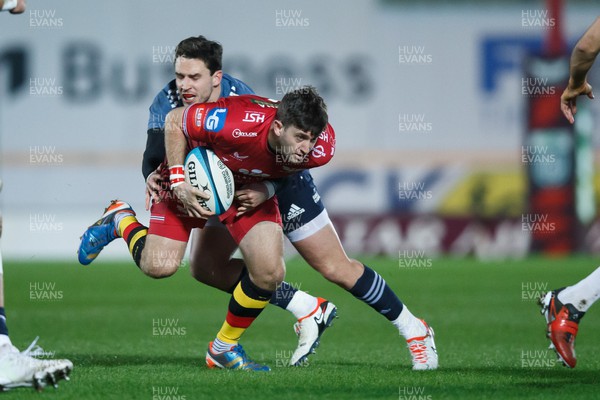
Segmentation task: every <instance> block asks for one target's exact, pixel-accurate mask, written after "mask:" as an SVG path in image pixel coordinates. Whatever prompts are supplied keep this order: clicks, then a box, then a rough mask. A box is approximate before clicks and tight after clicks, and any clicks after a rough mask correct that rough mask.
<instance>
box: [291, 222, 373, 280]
mask: <svg viewBox="0 0 600 400" xmlns="http://www.w3.org/2000/svg"><path fill="white" fill-rule="evenodd" d="M292 244H293V245H294V247H295V248H296V250H297V251H298V253H299V254H300V256H302V258H304V260H305V261H306V262H307V263H308V264H309V265H310V266H311V267H313V268H314V269H315V270H317V271H318V272H319V273H320V274H321V275H323V277H325V278H326V279H327V280H329V281H331V282H334V283H336V284H338V285H340V286H342V287H343V288H345V289H349V288H351V287H352V286H354V284H355V283H356V281H357V280H358V278H360V276H361V275H362V274H363V272H364V267H363V265H362V263H360V262H359V261H356V260H353V259H350V258H348V256H347V255H346V252H345V251H344V248H343V247H342V244H341V243H340V240H339V238H338V235H337V233H336V231H335V229H334V227H333V225H332V224H331V223H329V224H328V225H326V226H325V227H323V228H321V229H320V230H319V231H317V232H315V233H313V234H312V235H310V236H308V237H307V238H304V239H302V240H299V241H296V242H294V243H292Z"/></svg>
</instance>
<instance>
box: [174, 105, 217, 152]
mask: <svg viewBox="0 0 600 400" xmlns="http://www.w3.org/2000/svg"><path fill="white" fill-rule="evenodd" d="M226 116H227V107H226V101H225V100H223V99H220V100H218V101H216V102H214V103H196V104H192V105H191V106H189V107H187V108H186V109H185V110H184V111H183V121H182V123H181V127H182V129H183V133H184V134H185V136H186V137H187V138H188V139H189V140H192V141H195V142H201V143H211V142H212V140H213V139H214V134H215V133H216V132H218V131H220V130H221V129H222V128H223V125H224V124H225V118H226Z"/></svg>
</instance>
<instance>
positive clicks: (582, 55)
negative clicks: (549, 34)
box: [569, 18, 600, 88]
mask: <svg viewBox="0 0 600 400" xmlns="http://www.w3.org/2000/svg"><path fill="white" fill-rule="evenodd" d="M598 53H600V18H597V19H596V21H594V23H593V24H592V26H590V28H589V29H588V30H587V31H586V32H585V34H584V35H583V36H582V37H581V39H579V41H578V42H577V44H576V45H575V48H574V49H573V53H572V54H571V70H570V78H569V86H571V88H578V87H581V86H582V85H583V84H584V83H585V81H586V76H587V73H588V71H589V70H590V68H592V65H593V64H594V61H595V60H596V57H597V56H598Z"/></svg>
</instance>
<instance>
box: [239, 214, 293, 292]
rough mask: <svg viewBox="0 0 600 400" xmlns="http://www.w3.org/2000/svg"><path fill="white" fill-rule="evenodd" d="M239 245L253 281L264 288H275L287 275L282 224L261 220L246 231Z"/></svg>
mask: <svg viewBox="0 0 600 400" xmlns="http://www.w3.org/2000/svg"><path fill="white" fill-rule="evenodd" d="M239 247H240V250H241V252H242V254H243V256H244V260H245V262H246V266H247V268H248V273H249V274H250V278H251V279H252V281H253V282H254V283H255V284H256V285H257V286H259V287H261V288H263V289H268V290H274V289H275V288H276V286H277V284H279V283H280V282H281V281H282V280H283V278H284V276H285V264H284V262H283V233H282V229H281V226H279V224H277V223H274V222H269V221H263V222H259V223H258V224H256V225H254V226H253V227H252V228H251V229H250V230H249V231H248V233H246V235H245V236H244V237H243V238H242V240H241V241H240V244H239Z"/></svg>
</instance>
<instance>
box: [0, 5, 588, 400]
mask: <svg viewBox="0 0 600 400" xmlns="http://www.w3.org/2000/svg"><path fill="white" fill-rule="evenodd" d="M413 3H415V2H411V1H408V0H406V1H391V0H389V1H377V0H374V1H353V2H351V5H350V2H332V1H329V2H328V1H325V2H323V1H312V0H311V1H301V2H300V1H291V0H278V1H270V0H269V1H261V2H243V1H241V0H236V1H228V2H217V1H202V2H199V1H182V0H179V1H173V2H164V1H160V2H159V1H154V0H147V1H139V0H136V1H124V2H117V1H104V2H92V1H78V2H72V1H71V2H68V1H66V0H63V1H52V2H50V1H44V2H42V1H41V0H29V1H28V7H29V9H28V11H27V12H26V13H25V14H24V15H22V16H11V15H7V14H6V13H3V14H2V15H0V32H2V34H1V35H0V135H1V153H0V161H1V171H0V177H1V178H2V179H3V180H4V189H3V191H2V194H1V195H0V210H1V211H2V212H3V215H4V232H3V237H2V252H3V255H4V256H5V257H4V258H5V263H4V269H5V284H6V296H7V315H8V319H9V327H10V329H11V337H12V340H13V342H14V343H15V344H16V345H17V346H18V347H19V348H20V349H24V348H26V347H27V345H28V344H29V343H30V341H31V340H32V339H33V337H35V335H40V336H41V339H40V344H41V345H42V346H43V347H44V349H45V350H46V351H47V352H48V353H47V356H48V357H60V358H62V357H65V358H69V359H71V360H72V361H73V363H74V365H75V370H74V372H73V379H72V381H71V382H68V383H61V385H60V386H61V387H60V388H59V389H58V390H56V391H54V390H52V389H49V390H46V393H44V394H43V395H44V396H45V397H50V398H65V399H74V398H77V399H80V398H81V399H83V398H86V399H87V398H96V399H103V400H104V399H119V400H122V399H134V398H135V399H145V400H148V399H152V400H157V399H164V398H168V396H169V395H170V398H171V399H175V398H177V399H179V400H191V399H201V398H210V399H215V398H227V399H231V398H242V396H243V398H244V399H253V398H260V399H264V398H282V397H285V398H286V399H294V398H297V399H309V398H319V399H325V398H331V399H339V398H345V399H346V398H354V399H365V398H386V399H399V400H406V399H414V398H425V399H428V400H437V399H446V398H460V399H469V398H473V399H481V398H543V399H550V398H556V399H564V398H584V399H590V398H597V396H598V390H597V388H598V383H599V380H598V379H599V378H598V368H599V367H600V361H599V360H598V357H597V354H598V352H599V351H600V342H599V341H598V335H597V332H598V330H599V329H600V318H599V314H598V313H597V312H595V311H594V309H592V310H590V312H589V313H588V314H587V315H586V317H585V320H584V321H583V322H582V326H581V330H580V333H579V334H578V337H577V354H578V365H577V368H576V369H575V370H565V369H563V368H561V367H560V366H559V365H558V362H557V361H556V357H555V356H554V353H553V352H552V351H551V350H548V349H547V345H548V341H547V340H546V339H545V337H544V323H543V319H542V318H541V317H540V316H539V313H538V310H539V309H538V308H537V306H536V299H537V298H539V296H540V295H541V294H542V293H545V292H546V291H547V290H550V289H552V288H557V287H561V286H563V285H565V284H570V283H573V282H576V281H577V280H579V279H581V278H583V277H584V276H586V275H587V274H589V272H590V271H591V270H592V269H593V268H595V266H596V265H597V256H596V255H594V254H592V255H588V256H573V257H568V258H567V257H563V258H556V259H552V258H545V257H538V256H527V252H528V249H529V245H530V234H531V232H530V231H527V230H526V229H523V225H522V218H523V216H526V215H528V214H527V208H526V202H527V200H526V199H527V195H526V178H525V177H526V174H525V171H526V168H527V165H526V163H524V162H523V158H522V156H523V153H524V148H523V144H524V141H523V138H524V132H525V117H526V111H525V110H526V107H525V106H526V104H527V102H528V100H529V99H530V98H529V97H528V96H527V95H526V94H525V93H524V90H525V92H526V89H527V85H526V84H524V81H523V78H524V72H523V69H522V63H523V60H524V59H525V56H526V55H527V53H528V52H530V51H533V50H536V49H540V48H541V46H542V39H543V37H544V36H545V35H546V34H547V33H548V29H551V27H549V26H548V24H550V22H551V20H550V17H549V16H548V15H547V14H545V10H546V9H545V5H544V4H542V2H541V1H509V0H506V1H489V2H481V1H433V0H432V1H420V2H418V5H414V4H413ZM596 9H597V5H596V4H595V2H594V1H569V2H568V5H567V6H566V7H565V9H564V15H563V16H564V18H565V19H564V21H563V23H564V28H565V34H566V36H567V38H568V42H569V45H570V46H571V45H572V44H573V43H574V42H575V41H576V40H577V38H578V37H580V36H581V34H582V33H583V32H584V30H585V29H586V28H587V27H588V26H589V25H590V24H591V23H592V21H593V19H594V18H595V17H596V14H597V12H596ZM198 34H204V35H206V36H207V37H209V38H211V39H216V40H218V41H220V42H221V43H222V44H223V46H224V50H225V57H224V69H225V71H227V72H229V73H231V74H232V75H234V76H237V77H239V78H241V79H243V80H244V81H246V82H247V83H248V84H249V85H251V86H252V87H253V88H254V89H255V90H256V91H257V93H259V94H263V95H266V96H269V97H274V98H278V97H281V96H282V95H283V93H284V92H286V91H288V90H291V89H294V88H295V87H297V86H299V85H304V84H314V85H315V86H317V87H318V88H319V90H320V92H321V93H322V94H323V95H324V97H325V99H326V100H327V103H328V105H329V110H330V116H331V122H332V123H333V125H334V127H335V128H336V132H337V134H338V149H337V154H336V157H335V158H334V160H333V162H332V163H331V165H328V166H326V167H325V168H321V169H320V170H315V171H314V175H315V179H316V181H317V184H318V185H319V188H320V192H321V195H322V197H323V199H324V201H325V203H326V205H327V207H328V209H329V211H330V213H331V214H332V216H333V217H334V219H335V222H336V226H337V228H338V231H339V232H340V235H341V236H342V237H343V240H344V244H345V246H346V248H347V249H348V250H349V251H350V252H352V253H354V254H361V257H360V259H361V261H363V262H365V263H366V264H367V265H370V266H372V267H373V268H374V269H376V270H377V271H378V272H379V273H380V274H381V275H382V276H383V277H384V278H385V279H386V281H387V282H388V283H389V285H390V286H391V287H392V288H393V289H394V290H395V291H396V292H397V293H398V295H399V296H400V298H401V299H402V301H403V302H405V304H407V305H408V306H409V307H410V309H411V310H412V311H413V312H414V313H415V315H418V316H420V317H423V318H425V319H426V320H427V321H428V322H430V323H431V325H432V326H433V327H434V328H435V331H436V344H437V347H438V351H439V354H440V369H439V370H438V371H436V372H435V373H433V374H415V373H413V372H412V371H411V370H410V360H409V358H408V354H407V352H406V349H405V347H404V344H403V343H402V341H401V340H400V338H398V334H397V332H396V331H395V330H394V329H393V328H392V327H391V326H390V325H389V324H388V323H387V321H386V320H385V319H384V318H381V316H379V315H376V314H375V313H373V312H372V310H371V309H370V308H369V307H367V306H366V305H364V304H359V303H358V302H356V301H355V300H354V299H353V298H352V296H350V295H348V293H346V292H345V291H343V290H342V289H340V288H339V287H337V286H335V285H333V284H331V283H330V282H327V281H325V280H324V279H322V278H321V277H319V276H318V274H317V273H315V272H314V271H312V270H311V269H310V268H309V267H308V266H306V265H305V263H304V262H303V261H302V260H300V259H298V258H295V259H290V260H289V262H288V263H287V266H288V271H287V275H286V279H287V280H288V282H290V284H291V285H293V286H294V287H297V288H300V289H302V290H306V291H309V292H310V293H312V294H315V295H319V296H325V297H326V298H328V299H329V300H331V301H334V302H335V304H336V305H337V306H338V308H339V312H340V318H339V319H338V320H336V323H335V325H334V326H333V328H332V329H330V330H328V331H327V332H326V334H325V336H324V338H323V343H322V344H321V346H320V347H319V350H318V353H317V354H316V355H315V356H312V357H311V358H310V368H301V369H292V368H286V362H287V360H288V359H289V356H290V354H291V351H292V350H293V349H294V347H295V346H296V344H297V341H296V336H295V335H294V333H293V331H292V329H291V327H292V325H293V323H294V322H295V321H294V319H293V318H292V317H291V316H290V315H287V314H286V313H284V312H282V311H280V310H278V309H276V308H275V307H268V308H267V309H266V310H265V311H264V315H263V316H261V317H260V319H258V320H257V321H256V323H255V325H254V326H253V327H252V329H250V330H249V331H248V332H247V334H246V335H245V336H244V343H243V344H244V346H245V348H246V349H247V350H248V351H249V354H251V356H252V357H253V358H254V359H256V360H258V361H260V362H265V363H267V364H268V365H270V366H271V367H272V368H273V372H272V373H271V374H268V376H257V375H255V374H236V373H228V372H229V371H213V370H208V369H206V368H203V367H202V365H203V354H204V350H205V348H206V347H205V346H206V343H207V342H208V341H209V340H211V339H212V338H213V337H214V334H215V332H216V330H217V329H218V327H219V326H220V324H221V323H222V319H223V314H224V312H225V305H226V304H227V301H228V295H226V294H224V293H220V292H218V291H216V290H212V289H209V288H206V287H204V286H201V285H198V284H197V283H196V282H195V281H194V280H192V279H190V277H189V271H180V273H177V274H176V275H175V276H173V277H172V278H170V279H167V280H160V281H155V280H152V279H148V278H145V277H143V276H141V274H140V272H139V271H138V270H137V269H136V268H135V267H134V266H133V265H132V263H131V261H130V258H129V255H128V253H127V250H126V248H125V246H124V245H123V244H122V243H117V244H116V245H113V246H109V248H107V249H106V250H105V251H104V252H103V254H102V255H101V256H100V258H99V259H98V260H97V261H96V262H95V263H94V265H92V266H91V267H81V266H80V265H78V263H77V261H76V258H75V250H76V248H77V245H78V242H79V239H78V238H79V235H80V234H81V233H82V232H83V230H84V229H85V228H86V227H87V225H88V224H89V223H91V222H92V221H94V220H95V219H96V218H97V216H98V215H99V214H100V213H101V211H102V209H103V207H105V205H106V203H107V201H108V200H109V199H112V198H115V197H119V198H122V199H126V200H127V201H130V202H131V203H132V204H133V205H134V207H135V208H136V210H139V215H140V217H141V219H142V221H147V220H148V216H147V214H146V213H145V212H144V211H142V210H143V191H144V183H143V181H142V175H141V171H140V161H141V156H142V151H143V149H144V146H145V141H146V125H147V118H148V113H147V108H148V106H149V104H150V102H151V101H152V98H153V96H154V95H155V93H156V92H157V91H158V90H160V89H161V88H162V87H163V85H164V84H165V83H166V82H167V81H168V80H170V79H171V78H172V74H173V71H172V65H171V63H172V61H173V60H172V52H173V49H174V47H175V45H176V44H177V43H178V42H179V41H180V40H181V39H183V38H185V37H188V36H192V35H198ZM593 75H594V76H593V77H592V78H591V80H592V82H600V68H598V67H597V66H596V67H595V68H594V69H593ZM582 103H587V104H588V105H589V106H590V111H591V115H592V116H594V115H597V113H598V107H600V103H598V101H597V100H596V101H590V102H587V101H585V102H582ZM548 112H549V113H558V112H559V110H558V104H556V107H554V106H552V109H549V110H548ZM578 119H580V120H583V121H584V122H585V121H589V120H590V119H589V118H584V117H583V115H582V114H579V118H578ZM594 130H597V129H594ZM592 143H593V149H594V151H596V149H597V147H598V143H600V142H599V139H598V136H597V135H593V142H592ZM546 155H553V154H546ZM596 181H597V179H596ZM598 186H599V185H598V184H597V183H596V185H595V187H596V189H595V191H596V192H597V191H598V189H597V188H598ZM595 220H596V217H594V218H593V221H595ZM450 228H451V229H450ZM448 232H453V234H452V235H449V234H448ZM585 234H586V235H587V239H585V237H584V239H585V240H582V242H585V243H586V245H585V247H587V248H588V249H590V250H591V251H592V253H596V252H597V251H598V249H599V248H600V247H599V246H598V245H597V244H596V245H595V243H598V242H599V241H598V240H594V235H598V234H600V229H598V227H597V225H596V224H594V223H592V224H591V225H590V226H588V227H587V229H586V233H585ZM440 241H441V243H440ZM290 254H293V253H292V252H290ZM366 254H381V255H383V257H377V258H375V257H368V258H366V257H365V255H366ZM464 255H468V256H466V257H457V256H464ZM471 255H475V256H476V257H472V256H471ZM515 258H518V259H520V260H514V259H515ZM481 259H486V260H487V262H485V263H483V262H481ZM187 267H188V266H187V265H186V263H183V265H182V269H187ZM596 307H597V306H596ZM6 396H7V398H15V399H26V398H36V399H39V394H37V393H34V392H32V391H31V392H30V391H27V390H19V391H14V392H13V393H8V394H6ZM34 396H35V397H34Z"/></svg>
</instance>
